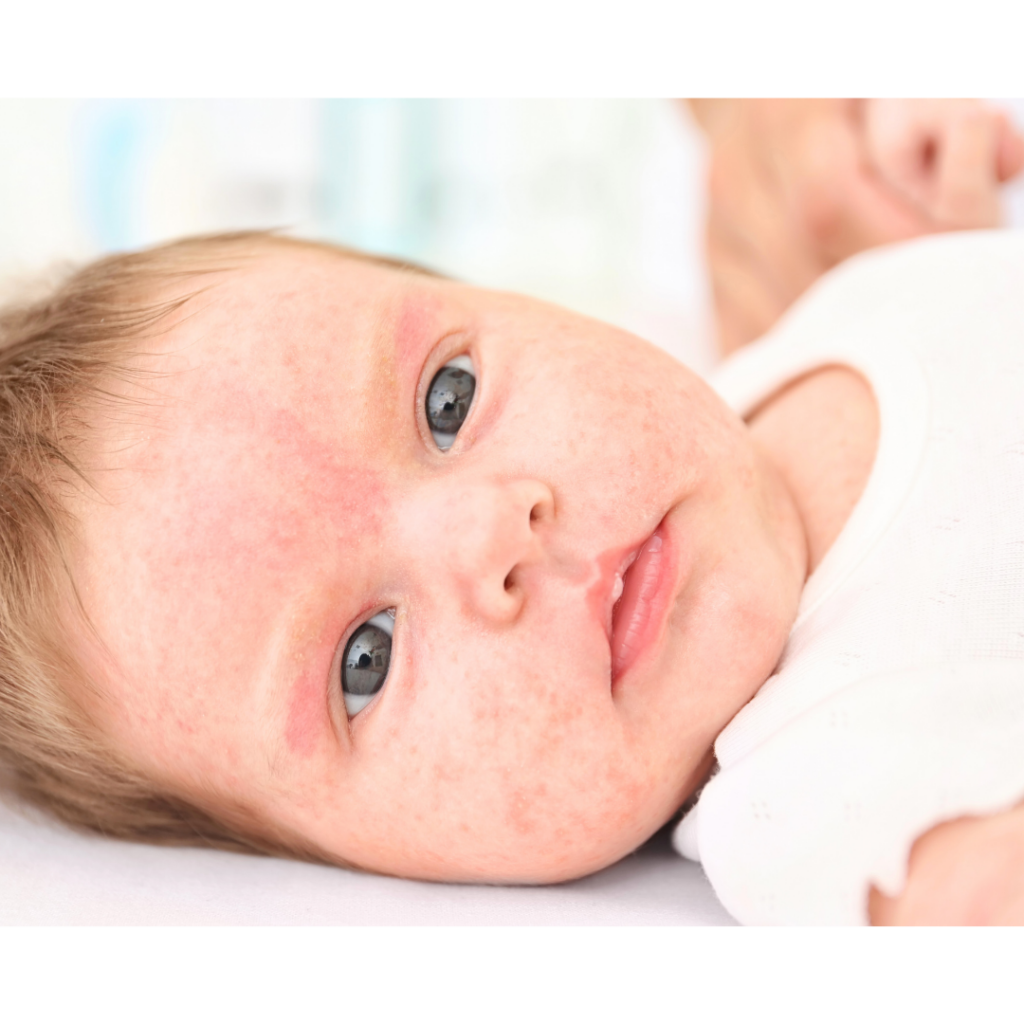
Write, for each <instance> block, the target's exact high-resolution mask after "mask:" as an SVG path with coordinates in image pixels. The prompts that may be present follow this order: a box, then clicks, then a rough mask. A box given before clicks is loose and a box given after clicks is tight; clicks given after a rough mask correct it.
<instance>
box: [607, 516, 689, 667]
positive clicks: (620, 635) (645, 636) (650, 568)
mask: <svg viewBox="0 0 1024 1024" xmlns="http://www.w3.org/2000/svg"><path fill="white" fill-rule="evenodd" d="M675 567H676V559H675V557H674V552H673V551H672V548H671V545H670V544H669V540H668V537H667V536H666V531H665V524H664V522H663V523H662V524H661V525H660V526H659V527H658V529H657V530H655V531H654V533H652V534H651V536H650V537H648V538H647V540H646V542H645V543H644V545H643V547H642V548H641V549H640V552H639V554H638V555H637V556H636V559H635V560H634V561H633V564H632V565H631V566H630V567H629V569H628V570H626V574H625V575H624V576H623V579H622V582H623V588H622V596H621V597H620V598H619V600H618V601H617V602H616V604H615V607H614V609H613V610H612V633H611V654H612V684H613V685H614V684H615V683H617V682H618V681H619V680H620V679H621V678H622V676H623V675H625V674H626V672H628V671H629V669H630V668H631V667H632V666H633V664H634V663H635V662H636V660H637V659H638V658H639V657H640V656H641V655H642V654H643V653H644V652H645V651H647V650H649V649H650V648H651V647H653V646H654V645H655V644H656V643H657V640H658V638H659V637H660V636H661V633H662V630H663V628H664V625H665V619H666V617H667V614H668V609H669V605H670V603H671V598H672V583H673V580H674V579H675V575H676V574H675Z"/></svg>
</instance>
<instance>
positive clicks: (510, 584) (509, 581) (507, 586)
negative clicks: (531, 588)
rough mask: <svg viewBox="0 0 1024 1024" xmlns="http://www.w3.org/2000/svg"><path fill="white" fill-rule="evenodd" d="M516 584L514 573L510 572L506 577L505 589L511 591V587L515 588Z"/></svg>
mask: <svg viewBox="0 0 1024 1024" xmlns="http://www.w3.org/2000/svg"><path fill="white" fill-rule="evenodd" d="M514 586H515V582H514V581H513V579H512V573H509V574H508V575H507V576H506V577H505V590H506V591H509V590H511V589H512V588H513V587H514Z"/></svg>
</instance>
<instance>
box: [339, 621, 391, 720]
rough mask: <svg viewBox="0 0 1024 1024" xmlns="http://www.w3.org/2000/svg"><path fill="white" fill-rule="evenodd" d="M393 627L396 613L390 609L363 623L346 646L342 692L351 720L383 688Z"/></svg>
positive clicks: (342, 664)
mask: <svg viewBox="0 0 1024 1024" xmlns="http://www.w3.org/2000/svg"><path fill="white" fill-rule="evenodd" d="M394 628H395V614H394V610H393V609H389V610H388V611H386V612H381V613H380V614H379V615H374V617H373V618H372V619H368V620H367V621H366V622H364V623H363V624H362V625H361V626H360V627H359V628H358V629H357V630H356V631H355V632H354V633H353V634H352V636H351V637H350V638H349V641H348V643H347V644H346V645H345V653H344V654H343V655H342V658H341V691H342V693H343V694H344V695H345V710H346V711H347V712H348V716H349V718H351V717H352V716H353V715H356V714H358V713H359V712H360V711H362V710H363V708H365V707H366V705H367V704H369V703H370V701H371V700H373V695H374V694H375V693H377V692H379V691H380V690H381V689H382V688H383V686H384V683H385V681H386V679H387V676H388V665H389V663H390V662H391V633H392V631H393V630H394Z"/></svg>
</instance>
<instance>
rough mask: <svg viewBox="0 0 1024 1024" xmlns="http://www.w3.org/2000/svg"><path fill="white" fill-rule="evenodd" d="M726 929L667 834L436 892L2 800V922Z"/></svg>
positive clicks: (699, 875)
mask: <svg viewBox="0 0 1024 1024" xmlns="http://www.w3.org/2000/svg"><path fill="white" fill-rule="evenodd" d="M734 923H735V922H734V921H733V919H732V918H731V917H730V916H729V914H728V913H727V912H726V911H725V909H724V908H723V907H722V905H721V904H720V903H719V902H718V899H717V897H716V896H715V894H714V892H713V891H712V889H711V886H710V884H709V883H708V881H707V879H706V878H705V876H704V873H703V871H702V869H701V867H700V865H698V864H694V863H691V862H689V861H685V860H683V859H682V858H681V857H680V856H679V855H678V854H676V853H673V852H672V850H671V849H670V847H669V843H668V837H667V833H665V832H661V833H659V834H658V835H657V836H656V837H655V838H654V839H653V840H652V841H651V842H650V843H649V844H648V845H647V846H645V847H644V848H642V849H641V850H640V851H638V852H637V853H636V854H633V855H632V856H631V857H627V858H626V859H625V860H624V861H621V862H620V863H618V864H616V865H613V866H612V867H610V868H608V869H607V870H605V871H602V872H600V873H599V874H596V875H592V876H590V877H589V878H583V879H580V880H578V881H576V882H571V883H567V884H564V885H552V886H542V887H512V886H477V885H437V884H432V883H430V882H410V881H405V880H403V879H397V878H380V877H376V876H373V875H364V874H360V873H358V872H353V871H345V870H343V869H341V868H331V867H323V866H320V865H315V864H300V863H296V862H294V861H287V860H280V859H277V858H271V857H249V856H245V855H243V854H235V853H224V852H221V851H219V850H201V849H167V848H163V847H155V846H146V845H143V844H137V843H124V842H119V841H116V840H111V839H103V838H101V837H99V836H89V835H79V834H78V833H76V832H73V831H71V830H70V829H67V828H64V827H63V826H61V825H59V824H57V823H54V822H51V821H49V820H47V819H45V818H42V817H41V816H39V815H36V814H34V813H31V812H20V811H18V810H17V809H15V808H14V807H13V806H4V805H0V925H70V924H84V925H202V924H224V925H416V924H432V925H445V924H470V925H552V924H566V925H698V924H699V925H705V924H734Z"/></svg>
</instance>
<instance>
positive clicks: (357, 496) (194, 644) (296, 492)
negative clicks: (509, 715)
mask: <svg viewBox="0 0 1024 1024" xmlns="http://www.w3.org/2000/svg"><path fill="white" fill-rule="evenodd" d="M209 385H213V386H212V387H210V386H209ZM204 390H205V391H206V392H207V396H209V397H204V398H200V399H199V400H198V401H195V402H192V403H190V404H189V405H188V406H187V407H186V408H185V409H180V408H179V410H178V415H177V416H176V417H175V419H176V423H175V425H174V426H173V427H172V434H171V436H170V438H169V441H170V443H169V444H166V445H158V446H157V448H156V450H155V451H153V452H152V453H151V455H150V456H149V457H147V458H146V459H144V461H143V462H142V463H141V465H140V468H141V469H142V474H143V479H144V480H145V481H146V484H147V485H148V486H147V487H146V489H145V493H146V495H147V496H148V507H147V508H146V509H145V512H144V514H145V518H144V519H143V521H142V524H141V535H142V536H143V537H144V538H145V543H144V545H143V547H142V550H141V551H140V552H139V554H140V561H141V565H137V566H136V568H135V569H133V570H132V574H133V575H134V577H135V579H134V583H135V586H134V587H133V589H134V590H135V597H134V598H133V600H136V601H139V602H141V608H140V619H141V620H142V621H141V622H140V623H139V636H140V637H141V636H145V637H147V638H148V642H145V641H144V642H143V658H144V659H145V660H144V661H143V662H142V663H141V664H138V663H137V664H136V666H134V667H136V670H137V671H138V670H141V671H142V672H144V673H145V675H146V676H147V677H151V678H153V677H155V678H157V679H160V680H161V681H162V686H161V689H162V691H163V692H162V695H161V700H160V705H161V706H160V713H161V715H162V717H165V718H168V719H171V720H173V718H179V717H181V716H182V715H185V716H187V717H193V718H197V719H198V720H200V721H201V720H202V719H203V717H204V716H205V715H206V714H207V700H206V695H207V694H216V695H217V696H218V698H223V697H224V696H227V695H230V696H231V698H232V699H233V700H236V710H237V712H238V717H239V721H245V720H246V719H249V721H250V723H251V716H250V714H249V712H251V710H252V709H253V708H254V707H255V706H254V705H253V703H252V695H253V692H254V689H255V687H256V686H257V684H258V683H259V680H260V678H261V676H262V675H263V673H264V672H265V670H266V668H267V667H268V665H267V660H268V657H269V656H271V655H275V652H277V651H281V653H282V654H283V657H281V659H280V661H279V662H277V664H279V665H280V671H281V673H282V674H283V675H285V676H286V678H285V679H282V680H280V681H276V680H275V681H274V683H273V686H274V688H275V689H278V688H279V686H280V685H282V684H283V685H285V686H286V687H287V689H286V690H284V691H283V695H286V707H287V715H288V718H287V725H286V728H285V736H286V742H287V744H288V746H289V747H290V748H291V749H292V750H294V751H295V752H298V753H308V752H309V751H311V750H312V749H313V746H314V744H315V742H316V736H317V730H318V729H320V728H321V726H322V725H323V724H324V723H326V721H327V705H326V700H325V685H326V672H327V665H328V664H329V658H330V655H331V654H332V653H333V644H335V643H336V642H337V640H338V638H339V637H340V632H341V630H342V629H343V628H344V627H345V625H346V624H347V623H346V622H345V621H338V617H339V615H344V614H348V613H355V612H356V611H358V608H354V607H350V606H351V605H352V604H353V603H358V601H359V595H353V593H352V582H351V580H358V579H359V574H360V569H361V565H362V563H363V562H364V561H365V556H364V555H363V554H362V553H363V552H365V551H366V550H367V549H371V550H372V548H373V546H374V545H375V544H376V543H377V538H378V535H379V533H380V530H381V527H382V521H383V518H384V515H385V512H386V508H385V505H386V500H387V495H386V488H385V484H384V481H383V479H382V477H381V475H380V473H379V472H376V471H375V470H374V469H373V468H372V467H371V465H370V463H369V462H368V460H367V459H366V458H365V457H364V456H363V455H362V453H363V452H364V451H365V450H366V447H365V445H364V444H361V443H360V439H359V438H358V437H357V438H353V439H349V438H348V437H345V436H339V437H338V439H337V441H334V442H332V441H331V440H329V439H327V438H325V433H329V431H327V430H325V429H324V427H325V425H326V426H328V427H329V426H330V419H331V416H333V418H334V421H335V423H336V426H337V428H338V429H339V431H340V430H341V428H342V426H343V422H344V418H345V414H344V413H337V412H335V413H332V414H331V416H328V417H327V418H326V419H327V423H326V424H325V422H324V420H323V419H320V418H318V417H317V416H316V415H315V414H314V413H311V412H310V410H309V407H308V406H307V407H305V408H302V407H301V406H300V407H299V409H298V410H293V409H292V408H286V407H281V406H278V407H276V408H275V407H274V406H273V405H272V404H271V403H270V401H269V398H268V396H266V395H264V394H262V393H260V392H259V391H258V390H257V391H255V392H253V391H250V390H246V389H244V388H239V387H237V386H232V385H231V384H230V382H228V381H226V380H225V379H224V378H221V377H219V375H218V379H217V380H216V382H215V383H214V382H213V381H209V382H208V388H204ZM274 397H275V398H276V399H277V400H278V401H280V396H276V395H275V396H274ZM320 397H324V398H326V396H320ZM285 398H287V396H285ZM350 414H351V415H358V413H357V411H356V410H352V411H351V413H350ZM349 433H352V431H349ZM152 485H156V486H152ZM137 570H141V571H137ZM129 642H130V643H131V641H129ZM132 646H135V647H136V650H137V651H138V650H139V648H138V646H137V645H136V644H134V643H132ZM146 648H148V653H145V649H146ZM275 656H276V655H275ZM131 660H132V661H136V659H135V658H132V659H131ZM321 670H322V671H321ZM293 678H294V679H295V682H294V684H292V683H291V682H290V680H291V679H293ZM278 706H280V705H278Z"/></svg>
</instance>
